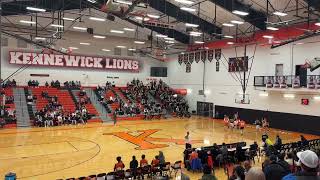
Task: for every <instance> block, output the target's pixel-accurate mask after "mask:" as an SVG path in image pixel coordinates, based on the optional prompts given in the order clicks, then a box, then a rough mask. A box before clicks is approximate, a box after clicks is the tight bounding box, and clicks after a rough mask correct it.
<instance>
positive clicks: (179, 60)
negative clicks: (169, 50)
mask: <svg viewBox="0 0 320 180" xmlns="http://www.w3.org/2000/svg"><path fill="white" fill-rule="evenodd" d="M178 63H179V64H180V65H181V64H182V63H183V54H179V56H178Z"/></svg>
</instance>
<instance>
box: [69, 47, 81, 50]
mask: <svg viewBox="0 0 320 180" xmlns="http://www.w3.org/2000/svg"><path fill="white" fill-rule="evenodd" d="M69 49H72V50H76V49H79V48H77V47H69Z"/></svg>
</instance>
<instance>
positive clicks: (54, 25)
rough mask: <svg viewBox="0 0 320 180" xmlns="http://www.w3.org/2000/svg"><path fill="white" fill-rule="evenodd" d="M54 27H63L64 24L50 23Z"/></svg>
mask: <svg viewBox="0 0 320 180" xmlns="http://www.w3.org/2000/svg"><path fill="white" fill-rule="evenodd" d="M50 26H52V27H57V28H63V25H60V24H50Z"/></svg>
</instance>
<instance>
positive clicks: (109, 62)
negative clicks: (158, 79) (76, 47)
mask: <svg viewBox="0 0 320 180" xmlns="http://www.w3.org/2000/svg"><path fill="white" fill-rule="evenodd" d="M8 59H9V63H10V64H19V65H22V64H30V65H31V66H48V67H70V68H94V69H101V70H126V71H133V72H138V71H139V69H140V63H139V61H137V60H132V59H128V58H121V57H99V56H84V55H64V54H45V53H44V54H42V53H35V52H20V51H10V52H9V58H8Z"/></svg>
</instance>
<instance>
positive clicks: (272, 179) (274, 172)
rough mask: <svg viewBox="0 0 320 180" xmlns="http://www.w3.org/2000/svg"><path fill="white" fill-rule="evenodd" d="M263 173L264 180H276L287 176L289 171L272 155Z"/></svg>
mask: <svg viewBox="0 0 320 180" xmlns="http://www.w3.org/2000/svg"><path fill="white" fill-rule="evenodd" d="M263 172H264V174H265V175H266V180H276V179H281V178H283V177H284V176H286V175H288V174H289V173H290V170H289V169H287V167H286V165H284V163H283V162H279V161H278V160H277V157H276V156H274V155H272V156H270V162H268V163H265V165H264V168H263Z"/></svg>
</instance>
